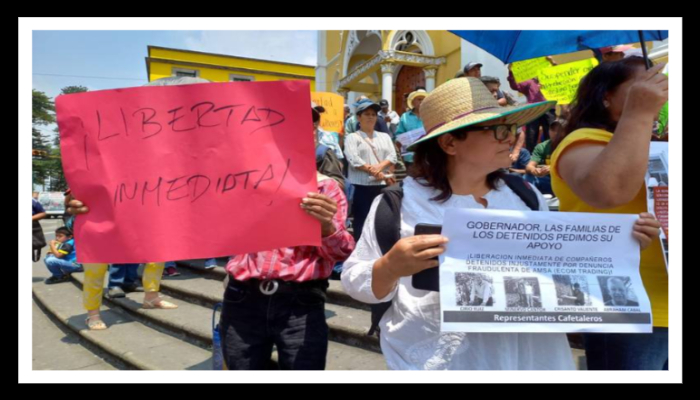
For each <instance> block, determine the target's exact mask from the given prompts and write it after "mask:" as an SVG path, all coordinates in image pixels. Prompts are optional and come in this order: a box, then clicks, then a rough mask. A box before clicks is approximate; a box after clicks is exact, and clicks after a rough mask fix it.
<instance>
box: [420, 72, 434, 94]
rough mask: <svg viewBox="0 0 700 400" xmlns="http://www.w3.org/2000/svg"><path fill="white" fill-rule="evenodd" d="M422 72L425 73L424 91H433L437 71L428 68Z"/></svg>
mask: <svg viewBox="0 0 700 400" xmlns="http://www.w3.org/2000/svg"><path fill="white" fill-rule="evenodd" d="M423 71H424V72H425V90H426V91H427V92H428V93H430V92H432V91H433V90H435V76H436V75H437V70H436V69H433V68H429V69H424V70H423Z"/></svg>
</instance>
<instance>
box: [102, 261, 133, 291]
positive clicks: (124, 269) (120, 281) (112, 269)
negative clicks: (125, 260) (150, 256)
mask: <svg viewBox="0 0 700 400" xmlns="http://www.w3.org/2000/svg"><path fill="white" fill-rule="evenodd" d="M138 269H139V265H138V264H111V265H110V266H109V284H108V285H107V287H108V288H109V289H112V288H115V287H123V286H132V285H135V284H136V281H138V279H139V275H138Z"/></svg>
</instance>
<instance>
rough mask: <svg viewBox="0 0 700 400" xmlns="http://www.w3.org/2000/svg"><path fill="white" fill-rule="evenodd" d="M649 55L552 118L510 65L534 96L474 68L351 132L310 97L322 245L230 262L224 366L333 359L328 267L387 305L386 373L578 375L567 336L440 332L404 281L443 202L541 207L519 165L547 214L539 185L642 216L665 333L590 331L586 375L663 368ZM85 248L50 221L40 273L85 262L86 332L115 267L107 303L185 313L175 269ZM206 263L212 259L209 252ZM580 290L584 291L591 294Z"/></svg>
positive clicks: (432, 238) (656, 96)
mask: <svg viewBox="0 0 700 400" xmlns="http://www.w3.org/2000/svg"><path fill="white" fill-rule="evenodd" d="M608 53H609V52H608ZM608 53H605V54H608ZM608 57H612V56H608ZM550 60H551V59H550ZM552 62H553V61H552ZM644 62H645V61H644V60H643V59H641V58H638V57H629V58H623V59H620V60H612V59H611V60H609V61H608V60H606V62H604V63H602V64H601V65H599V66H597V67H596V68H594V69H593V70H592V71H591V72H590V73H589V74H588V75H587V76H586V77H585V78H584V79H583V81H582V82H581V85H580V88H579V90H578V93H577V97H576V100H575V101H574V103H573V104H572V105H571V107H569V108H568V109H566V110H562V112H560V115H559V116H557V115H556V114H555V111H554V106H555V104H554V102H550V101H547V99H546V98H545V97H544V95H543V94H542V92H541V90H540V89H541V87H540V84H539V82H538V80H537V78H534V79H532V80H529V81H525V82H520V83H518V82H516V81H515V79H514V78H513V75H512V73H510V76H509V78H508V81H509V82H508V83H509V87H510V88H511V89H512V90H514V91H517V92H519V93H521V94H522V95H524V97H525V99H526V101H527V102H526V103H523V104H519V103H518V102H517V100H516V98H515V96H514V95H513V94H511V93H509V92H507V91H504V90H502V89H501V83H500V81H499V79H498V78H494V77H492V76H482V75H481V70H482V68H483V65H482V64H479V63H469V64H467V65H466V66H465V67H464V68H463V70H461V71H459V73H458V74H457V76H456V77H455V78H454V79H450V80H449V81H447V82H446V83H444V84H442V85H440V86H438V87H437V88H436V89H434V90H433V91H432V92H430V93H428V92H427V91H426V89H425V88H423V87H417V88H415V91H413V92H412V93H410V94H409V96H408V98H407V104H408V109H407V110H400V111H401V113H399V112H398V111H396V110H391V109H390V108H389V102H388V101H387V100H385V99H380V101H378V102H375V101H373V100H371V99H370V98H367V97H361V98H359V99H358V101H357V103H355V104H352V105H351V106H352V107H349V106H346V108H345V113H346V117H345V121H344V132H340V133H335V132H327V131H325V130H323V129H322V128H321V127H320V119H321V115H322V114H323V113H324V112H325V110H324V108H323V107H322V106H319V105H316V104H311V110H310V112H311V117H312V120H313V122H314V125H313V126H314V128H313V129H314V130H313V132H309V135H312V134H313V137H314V141H315V145H316V166H317V174H318V176H317V178H318V192H312V193H308V195H307V196H306V197H304V198H303V199H301V200H300V207H301V208H302V209H303V210H304V211H305V212H306V214H308V216H309V218H313V219H315V220H317V221H318V222H319V223H320V225H321V228H322V229H321V236H322V237H321V243H322V244H321V246H319V247H309V246H299V247H292V248H284V249H274V250H269V251H263V252H258V253H251V254H239V255H232V256H231V257H230V258H229V260H228V263H227V265H226V271H227V272H228V277H229V278H228V280H227V284H226V289H225V293H224V305H223V310H222V317H221V336H222V342H223V353H224V360H225V363H226V367H227V368H228V369H264V368H265V366H266V364H267V362H268V361H269V359H270V356H271V353H272V351H273V346H274V347H276V349H277V352H278V354H279V365H280V368H282V369H324V368H325V365H326V354H327V350H328V325H327V324H326V317H325V314H324V310H325V301H326V289H327V287H328V279H329V278H330V277H332V276H333V275H334V271H335V273H336V275H338V274H339V275H340V276H339V277H340V279H341V281H342V286H343V288H344V290H345V291H346V292H347V293H348V294H349V295H350V296H352V297H353V298H355V299H357V300H359V301H362V302H365V303H369V304H377V303H387V302H391V305H390V307H389V309H388V310H387V311H386V312H385V313H384V314H383V316H382V317H381V321H380V322H379V327H380V332H381V335H380V343H381V348H382V352H383V354H384V356H385V358H386V361H387V364H388V366H389V367H390V368H392V369H480V370H486V369H511V370H524V369H541V370H543V369H547V370H562V369H573V368H574V361H573V359H572V354H571V349H570V347H569V342H568V340H567V337H566V335H565V334H561V333H443V332H441V331H440V317H439V315H440V303H439V294H438V293H437V292H426V291H420V290H416V289H414V288H413V287H412V284H411V277H412V276H413V275H414V274H416V273H418V272H420V271H423V270H426V269H429V268H435V267H437V265H438V262H437V261H436V260H435V259H434V258H435V257H436V256H438V255H440V254H442V253H443V252H444V245H445V244H446V243H447V241H448V238H446V237H443V236H441V235H419V236H416V235H414V228H415V226H416V224H418V223H431V224H442V222H443V215H444V212H445V210H446V209H448V208H454V207H458V208H473V209H490V210H530V209H531V208H529V207H528V206H527V205H526V204H525V203H524V202H523V201H522V199H521V197H520V196H519V195H517V194H516V193H515V192H514V191H513V189H512V188H511V184H506V182H507V181H508V182H510V181H511V179H508V178H507V176H508V175H513V174H515V175H517V176H521V177H522V178H523V179H522V181H523V182H527V188H528V190H531V191H532V192H533V194H534V196H536V199H537V204H536V206H537V207H536V209H538V210H539V211H541V212H547V211H548V210H549V208H548V206H547V201H546V199H545V196H544V195H543V194H548V195H553V194H556V196H557V197H558V198H559V200H560V210H561V211H570V212H594V213H627V214H629V213H633V214H638V215H639V216H640V217H639V220H638V221H637V223H636V225H635V227H634V232H630V234H631V235H633V236H634V237H635V238H636V239H637V240H638V241H639V242H640V245H641V248H642V249H643V251H642V262H641V274H642V278H643V280H644V285H645V287H646V289H647V292H648V294H649V297H650V300H651V303H652V309H653V316H654V333H653V334H647V335H640V334H637V335H631V334H616V335H612V334H587V335H586V340H585V345H586V355H587V360H588V368H589V369H662V368H666V367H667V362H668V318H667V315H668V299H667V297H668V276H667V273H666V269H665V267H664V263H663V260H662V259H661V258H659V256H660V255H661V251H660V248H659V243H658V242H659V240H658V235H659V228H660V224H659V223H658V221H656V219H655V218H654V217H653V216H652V215H651V214H647V213H646V192H645V190H644V175H645V172H646V170H647V166H646V163H647V159H648V155H649V142H650V141H651V135H652V129H653V125H654V121H655V119H656V118H658V114H659V111H660V109H661V108H662V106H663V105H664V103H665V102H666V101H667V98H668V82H667V77H666V76H664V75H663V74H659V73H658V72H659V71H660V69H661V68H663V66H655V67H653V68H652V69H650V70H646V69H645V64H644ZM419 128H423V129H424V130H425V135H424V136H423V137H422V138H420V139H419V140H417V141H416V142H415V143H413V144H412V145H411V146H410V147H408V148H402V147H401V145H400V144H399V142H398V141H397V136H398V135H401V134H403V133H406V132H410V131H414V130H416V129H419ZM602 166H604V167H602ZM397 168H407V170H408V177H407V178H405V179H404V180H403V181H402V182H401V185H400V186H396V185H394V184H395V183H396V177H397V175H396V169H397ZM387 188H393V190H394V191H395V192H396V191H398V192H399V193H400V203H399V204H400V208H399V210H400V211H398V212H397V214H396V215H383V214H382V213H383V212H384V211H383V210H385V209H383V208H381V207H379V205H380V203H381V202H382V201H383V200H384V199H386V198H388V197H387V196H389V194H388V192H387V191H388V190H389V189H387ZM66 204H67V208H68V210H69V212H70V214H71V215H73V216H76V217H77V218H80V217H81V215H85V214H87V213H89V212H90V210H89V205H88V204H83V203H82V202H81V201H80V199H74V198H72V195H71V194H70V193H68V194H67V196H66ZM350 217H351V218H350ZM41 218H43V217H42V210H41V207H40V205H39V206H38V207H37V203H36V202H35V203H34V217H33V221H34V223H35V246H34V248H35V249H36V247H37V246H39V247H40V248H41V247H43V246H40V245H41V241H40V240H39V241H37V237H36V224H38V222H37V221H38V220H39V219H41ZM387 218H389V219H391V218H395V221H394V222H395V225H396V226H397V227H398V228H397V229H398V231H397V232H396V235H395V237H394V238H393V239H391V241H390V242H389V246H387V245H386V243H387V238H385V237H382V236H381V235H378V232H377V228H378V224H380V223H381V222H382V221H386V220H387ZM71 225H72V221H71ZM42 237H43V235H42ZM76 246H80V243H77V244H76V243H75V240H74V238H73V231H72V228H71V226H68V227H62V228H59V229H58V230H57V231H56V240H55V241H52V242H51V243H50V246H49V248H50V250H49V251H50V253H49V254H48V255H47V257H46V258H45V263H46V267H47V268H48V269H49V271H51V274H52V276H51V278H49V279H48V280H47V281H46V283H47V284H54V283H60V282H65V281H66V280H67V279H68V277H69V275H70V274H71V273H75V272H77V271H84V272H85V281H84V288H83V291H84V306H85V309H86V310H87V314H88V316H87V321H86V323H87V326H88V327H89V329H92V330H102V329H107V326H106V325H105V324H104V322H103V321H102V320H101V318H100V315H99V309H100V305H101V300H102V296H103V292H104V288H103V282H104V277H105V274H106V273H107V271H108V269H109V271H110V280H109V281H110V283H109V286H108V292H107V296H108V297H112V298H115V297H120V296H123V295H124V293H125V292H134V291H139V292H140V291H143V292H144V299H143V307H144V308H158V309H166V310H167V309H174V308H177V305H175V304H172V303H170V302H166V301H165V300H163V299H162V298H161V297H160V296H159V294H158V292H159V288H160V282H161V279H162V277H163V276H164V275H165V276H173V275H174V274H176V273H177V271H176V269H175V268H174V265H172V264H166V263H163V262H154V263H147V264H146V265H145V268H144V272H143V277H142V285H139V284H138V275H137V273H136V269H137V268H138V265H128V264H125V265H112V266H111V267H110V266H109V265H108V264H106V263H102V264H83V265H79V264H77V263H76V258H75V254H76V253H75V248H76ZM33 256H34V257H35V260H36V254H33ZM206 265H207V267H213V266H214V265H216V260H215V259H211V260H208V261H207V263H206ZM614 284H615V283H613V284H612V285H614ZM528 285H530V283H529V282H527V281H523V282H521V283H520V284H519V288H520V289H522V290H521V292H522V293H520V292H519V293H520V295H521V296H522V297H521V302H522V303H523V305H528V306H532V305H533V304H534V302H533V291H532V287H531V286H530V287H529V288H528ZM577 289H578V288H577ZM493 290H494V289H493V288H492V287H491V284H490V283H489V282H488V281H484V280H482V279H481V278H480V277H478V278H475V279H474V282H473V283H470V285H469V289H468V293H464V295H465V300H466V299H468V302H469V303H470V304H479V305H488V304H489V302H491V301H493V299H492V291H493ZM578 293H580V292H577V293H576V295H575V296H574V297H575V300H576V301H579V302H580V301H582V300H580V297H581V296H580V295H579V294H578Z"/></svg>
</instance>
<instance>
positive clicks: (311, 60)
mask: <svg viewBox="0 0 700 400" xmlns="http://www.w3.org/2000/svg"><path fill="white" fill-rule="evenodd" d="M316 44H317V36H316V31H85V30H81V31H37V30H35V31H33V34H32V87H33V88H34V89H36V90H39V91H42V92H44V93H46V94H47V95H48V96H49V97H51V98H55V97H56V96H57V95H58V94H59V93H60V92H61V88H64V87H66V86H78V85H80V86H85V87H87V88H88V89H90V90H103V89H116V88H123V87H132V86H140V85H144V84H146V83H147V82H148V79H147V76H146V61H145V59H146V57H147V55H148V46H149V45H150V46H161V47H171V48H176V49H185V50H195V51H202V52H208V53H217V54H227V55H234V56H241V57H248V58H258V59H263V60H274V61H283V62H290V63H296V64H305V65H312V66H315V65H316V60H317V54H316V53H317V45H316ZM54 128H55V125H54V126H45V127H41V129H40V130H41V131H42V132H43V133H46V134H47V135H53V129H54Z"/></svg>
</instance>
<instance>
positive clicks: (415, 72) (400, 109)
mask: <svg viewBox="0 0 700 400" xmlns="http://www.w3.org/2000/svg"><path fill="white" fill-rule="evenodd" d="M417 86H422V87H425V72H424V71H423V68H417V67H409V66H403V67H401V70H400V71H399V74H398V76H397V77H396V90H395V91H394V104H395V106H394V111H396V112H397V113H399V114H403V113H404V112H406V108H407V107H408V103H407V102H406V95H407V94H409V93H412V92H413V91H415V90H416V87H417Z"/></svg>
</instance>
